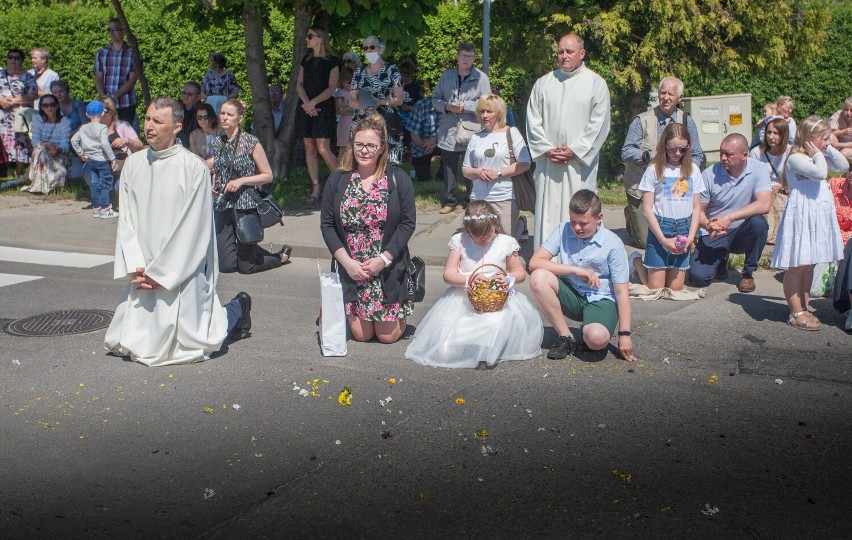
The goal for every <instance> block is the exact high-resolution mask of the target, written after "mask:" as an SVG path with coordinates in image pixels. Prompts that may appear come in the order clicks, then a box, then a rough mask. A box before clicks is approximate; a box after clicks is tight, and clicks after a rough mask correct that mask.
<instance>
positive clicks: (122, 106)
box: [95, 18, 139, 131]
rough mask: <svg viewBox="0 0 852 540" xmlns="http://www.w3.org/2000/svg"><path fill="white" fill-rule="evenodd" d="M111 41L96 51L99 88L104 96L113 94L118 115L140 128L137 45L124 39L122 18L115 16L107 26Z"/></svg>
mask: <svg viewBox="0 0 852 540" xmlns="http://www.w3.org/2000/svg"><path fill="white" fill-rule="evenodd" d="M107 31H108V32H109V37H110V44H109V45H107V46H106V47H101V48H100V49H98V52H97V53H95V88H96V89H97V91H98V95H99V96H100V98H101V99H103V98H105V97H110V98H112V100H113V101H114V102H115V104H116V107H117V108H118V117H119V118H120V119H121V120H124V121H125V122H128V123H130V124H132V125H133V129H135V130H137V131H138V130H139V118H138V117H137V116H136V92H135V91H134V87H135V86H136V80H137V79H138V78H139V74H138V73H136V70H135V68H134V67H133V47H131V46H130V45H129V44H128V43H127V42H125V41H124V31H125V29H124V26H123V25H122V23H121V19H118V18H112V19H110V20H109V25H108V26H107Z"/></svg>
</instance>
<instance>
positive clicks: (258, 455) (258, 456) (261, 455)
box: [254, 454, 263, 458]
mask: <svg viewBox="0 0 852 540" xmlns="http://www.w3.org/2000/svg"><path fill="white" fill-rule="evenodd" d="M254 457H256V458H261V457H263V454H255V455H254Z"/></svg>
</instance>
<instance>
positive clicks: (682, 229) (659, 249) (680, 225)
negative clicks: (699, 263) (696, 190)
mask: <svg viewBox="0 0 852 540" xmlns="http://www.w3.org/2000/svg"><path fill="white" fill-rule="evenodd" d="M656 218H657V223H659V224H660V232H662V233H663V236H664V237H666V238H674V237H676V236H677V235H679V234H682V235H683V236H689V225H690V224H691V223H692V216H690V217H685V218H677V219H675V218H667V217H663V216H656ZM644 264H645V268H652V269H655V270H659V269H662V268H676V269H678V270H686V269H687V268H689V252H688V251H687V252H686V253H684V254H682V255H675V254H674V253H672V252H671V251H669V250H667V249H666V248H664V247H663V245H662V244H661V243H660V241H659V240H657V237H656V236H654V233H652V232H651V231H650V229H649V230H648V241H647V242H646V247H645V263H644Z"/></svg>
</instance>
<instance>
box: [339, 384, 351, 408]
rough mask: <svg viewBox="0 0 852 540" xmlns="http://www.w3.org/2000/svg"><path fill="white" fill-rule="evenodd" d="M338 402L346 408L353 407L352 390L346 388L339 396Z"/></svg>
mask: <svg viewBox="0 0 852 540" xmlns="http://www.w3.org/2000/svg"><path fill="white" fill-rule="evenodd" d="M337 402H338V403H340V404H341V405H343V406H344V407H348V406H350V405H352V390H350V389H349V388H348V387H346V386H344V387H343V391H342V392H340V395H339V396H337Z"/></svg>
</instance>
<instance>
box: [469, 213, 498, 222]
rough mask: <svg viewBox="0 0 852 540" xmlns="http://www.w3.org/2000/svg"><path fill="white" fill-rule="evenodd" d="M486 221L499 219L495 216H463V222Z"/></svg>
mask: <svg viewBox="0 0 852 540" xmlns="http://www.w3.org/2000/svg"><path fill="white" fill-rule="evenodd" d="M488 219H494V220H496V219H499V217H498V216H497V214H479V215H476V216H465V217H464V220H465V221H485V220H488Z"/></svg>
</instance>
